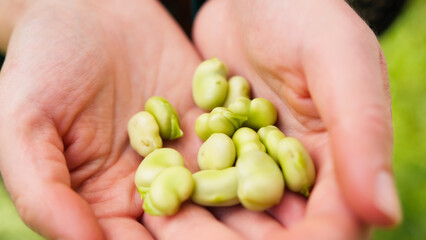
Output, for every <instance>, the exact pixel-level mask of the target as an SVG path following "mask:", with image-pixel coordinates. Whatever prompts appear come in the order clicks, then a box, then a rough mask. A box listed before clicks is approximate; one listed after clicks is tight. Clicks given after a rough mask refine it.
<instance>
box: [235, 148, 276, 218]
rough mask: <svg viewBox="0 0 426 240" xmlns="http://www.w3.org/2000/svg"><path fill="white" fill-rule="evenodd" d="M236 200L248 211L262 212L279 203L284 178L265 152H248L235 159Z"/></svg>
mask: <svg viewBox="0 0 426 240" xmlns="http://www.w3.org/2000/svg"><path fill="white" fill-rule="evenodd" d="M236 168H237V173H238V191H237V194H238V199H239V200H240V202H241V203H242V205H243V206H244V207H245V208H247V209H250V210H254V211H263V210H265V209H268V208H270V207H272V206H274V205H276V204H278V203H279V202H280V201H281V198H282V196H283V194H284V178H283V175H282V173H281V170H280V168H279V167H278V165H277V163H276V162H275V161H274V160H273V159H272V158H271V157H270V156H269V155H268V154H266V153H265V152H262V151H250V152H246V153H244V154H242V155H241V156H240V157H238V159H237V164H236Z"/></svg>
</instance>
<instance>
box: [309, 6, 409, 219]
mask: <svg viewBox="0 0 426 240" xmlns="http://www.w3.org/2000/svg"><path fill="white" fill-rule="evenodd" d="M348 8H349V7H348ZM331 11H334V12H333V14H331V13H330V14H328V15H327V17H324V18H322V19H321V22H319V23H318V24H323V26H325V28H327V35H325V34H320V33H317V35H316V36H320V37H316V38H311V39H315V45H312V44H311V46H314V47H312V48H309V49H305V50H306V51H305V55H304V56H305V57H304V58H303V65H304V68H305V74H306V77H307V81H308V86H309V89H310V92H311V93H312V98H313V100H314V102H315V104H316V106H317V108H318V110H319V113H320V115H321V117H322V119H323V120H324V123H325V126H326V128H327V130H328V131H329V134H330V143H331V151H332V154H333V158H334V165H335V171H336V175H337V180H338V183H339V185H340V188H341V190H342V192H343V195H344V197H345V199H346V200H347V202H348V203H349V205H350V206H351V207H352V209H353V210H354V211H355V213H356V214H357V215H358V216H360V217H361V218H362V219H363V220H364V221H365V222H367V223H370V224H377V225H382V226H390V225H395V224H397V223H399V222H400V221H401V209H400V203H399V200H398V196H397V192H396V189H395V186H394V180H393V176H392V169H391V159H392V144H393V139H392V138H393V132H392V120H391V108H390V105H391V104H390V94H389V86H388V79H387V72H386V70H385V63H384V57H383V55H382V53H381V50H380V46H379V44H378V42H377V39H376V37H375V36H374V34H373V33H372V32H371V31H370V30H369V29H368V28H367V26H366V25H365V24H363V23H362V21H361V20H360V19H355V20H358V21H354V19H353V18H355V17H356V16H355V14H353V15H354V16H353V18H352V19H351V18H349V17H347V14H348V12H350V9H343V10H342V9H338V10H335V9H331ZM336 12H337V13H336ZM345 14H346V15H345ZM331 16H333V17H331ZM320 29H324V28H320Z"/></svg>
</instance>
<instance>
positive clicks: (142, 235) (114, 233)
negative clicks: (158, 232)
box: [99, 217, 154, 240]
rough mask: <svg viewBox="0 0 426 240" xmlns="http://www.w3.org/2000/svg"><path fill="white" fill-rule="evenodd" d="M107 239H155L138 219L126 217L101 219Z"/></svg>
mask: <svg viewBox="0 0 426 240" xmlns="http://www.w3.org/2000/svg"><path fill="white" fill-rule="evenodd" d="M99 223H100V225H101V227H102V229H103V232H104V236H105V239H146V240H148V239H154V238H153V237H152V236H151V234H150V233H149V231H148V230H147V229H146V228H144V227H143V226H142V225H141V224H140V223H139V222H138V221H136V220H135V219H131V218H125V217H112V218H104V219H100V220H99Z"/></svg>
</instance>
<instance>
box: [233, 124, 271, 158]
mask: <svg viewBox="0 0 426 240" xmlns="http://www.w3.org/2000/svg"><path fill="white" fill-rule="evenodd" d="M232 141H233V142H234V145H235V149H236V150H237V157H239V156H241V155H242V154H244V153H245V152H250V151H262V152H265V151H266V148H265V146H264V145H263V144H262V142H261V141H260V139H259V135H258V134H257V133H256V131H254V130H253V129H251V128H248V127H242V128H240V129H238V130H237V131H236V132H235V133H234V136H232Z"/></svg>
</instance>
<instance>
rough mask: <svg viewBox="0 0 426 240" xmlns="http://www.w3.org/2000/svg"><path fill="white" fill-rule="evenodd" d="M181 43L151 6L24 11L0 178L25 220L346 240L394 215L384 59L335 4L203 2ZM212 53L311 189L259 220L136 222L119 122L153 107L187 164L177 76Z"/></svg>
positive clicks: (81, 234)
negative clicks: (174, 115) (155, 101)
mask: <svg viewBox="0 0 426 240" xmlns="http://www.w3.org/2000/svg"><path fill="white" fill-rule="evenodd" d="M193 39H194V43H191V42H190V41H189V40H188V39H187V38H186V37H185V35H184V33H183V32H182V30H181V29H180V28H179V27H178V25H177V23H175V22H174V20H173V19H172V18H171V17H170V16H169V15H168V14H167V12H166V11H165V9H164V8H163V7H162V6H161V4H160V3H159V2H157V1H154V0H146V1H137V0H131V1H126V4H123V3H122V2H119V1H107V2H105V1H104V2H102V1H78V0H75V1H71V0H70V1H50V0H40V1H36V2H35V3H31V4H29V5H28V7H26V10H25V11H23V14H22V16H21V17H20V18H19V21H16V22H15V23H14V24H13V34H12V36H11V38H10V40H9V44H8V48H7V50H8V52H7V58H6V62H5V64H4V66H3V69H2V72H1V75H0V98H1V101H0V110H1V112H2V117H1V119H0V169H1V174H2V177H3V179H4V182H5V184H6V187H7V189H8V190H9V192H10V194H11V197H12V199H13V201H14V202H15V204H16V207H17V209H18V211H19V213H20V216H21V217H22V218H23V220H24V221H25V222H26V223H27V224H28V225H29V226H30V227H32V228H33V229H34V230H36V231H37V232H39V233H40V234H42V235H44V236H46V237H47V238H55V239H56V238H64V239H101V238H103V237H104V238H108V239H136V238H139V239H152V238H154V237H155V238H158V239H278V238H282V239H359V238H365V237H367V236H368V233H369V226H371V225H381V226H391V225H394V224H397V223H398V222H399V221H400V219H401V213H400V209H399V202H398V198H397V195H396V191H395V187H394V184H393V177H392V173H391V154H392V122H391V108H390V95H389V86H388V79H387V72H386V66H385V62H384V57H383V54H382V52H381V49H380V46H379V44H378V42H377V40H376V37H375V36H374V34H373V33H372V32H371V30H370V29H369V28H368V27H367V25H366V24H365V23H363V22H362V20H361V19H360V18H359V17H358V16H357V15H356V14H355V13H354V12H353V11H352V9H350V7H349V6H348V5H347V4H346V3H345V2H344V1H341V0H327V1H305V0H303V1H295V0H289V1H278V0H277V1H275V0H274V1H261V0H250V1H242V0H235V1H227V0H210V1H209V2H208V3H207V4H206V5H205V6H204V7H203V9H202V10H201V12H199V14H198V16H197V19H196V22H195V24H194V28H193ZM213 56H216V57H218V58H220V59H221V60H223V61H224V62H225V63H226V64H227V65H228V67H229V69H230V72H231V74H232V75H236V74H238V75H242V76H245V77H246V78H247V79H248V80H249V81H250V82H251V85H252V88H253V93H254V95H255V96H259V97H266V98H268V99H269V100H271V101H272V102H273V103H274V104H275V106H276V107H277V109H279V123H278V125H279V127H280V128H281V129H282V130H283V131H284V132H285V133H286V135H289V136H294V137H297V138H299V139H300V140H301V141H302V142H303V143H304V144H305V146H307V148H308V151H309V152H310V153H311V155H312V156H313V159H314V161H315V165H316V168H317V172H318V176H317V180H316V183H315V186H314V188H313V191H312V194H311V196H310V197H309V199H304V198H303V197H301V196H299V195H297V194H293V193H290V192H288V191H287V192H286V193H285V194H284V195H285V196H284V198H283V200H282V202H281V203H280V204H279V205H277V206H275V207H273V208H272V209H270V210H269V211H268V212H267V213H263V212H251V211H248V210H244V209H243V208H241V207H232V208H222V209H220V208H217V209H210V210H211V211H208V210H206V209H204V208H202V207H198V206H195V205H193V204H191V203H186V204H184V205H183V206H182V208H181V210H180V211H179V213H178V214H177V215H175V216H172V217H163V218H158V217H152V216H149V215H147V214H145V215H144V214H143V212H142V209H141V200H140V198H139V195H138V194H137V192H136V189H135V186H134V183H133V179H134V173H135V170H136V168H137V166H138V165H139V163H140V161H141V158H140V157H139V156H138V155H137V154H136V153H135V152H134V151H133V150H132V149H131V147H130V146H129V142H128V137H127V132H126V124H127V121H128V119H129V118H130V117H131V116H132V115H133V114H134V113H136V112H138V111H140V110H142V109H143V104H144V102H145V101H146V99H148V98H149V97H151V96H154V95H159V96H163V97H165V98H167V99H168V100H169V101H170V103H172V105H173V106H174V107H175V108H176V110H177V111H178V113H179V115H180V118H181V122H182V129H183V131H184V133H185V135H184V137H183V138H181V139H179V140H177V141H174V142H171V143H168V144H169V146H170V147H173V148H175V149H177V150H178V151H179V152H181V153H182V155H183V156H184V158H185V160H186V166H187V167H188V168H189V169H190V170H191V171H196V170H197V164H196V154H197V149H198V147H197V146H200V144H201V142H200V140H199V139H198V137H197V136H196V135H195V133H194V131H193V126H194V122H195V119H196V118H197V117H198V116H199V115H200V114H201V110H200V109H199V108H198V107H196V106H195V104H194V102H193V100H192V95H191V82H192V75H193V72H194V70H195V68H196V67H197V65H198V64H199V63H200V62H201V61H202V59H206V58H210V57H213ZM141 216H142V217H141Z"/></svg>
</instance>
